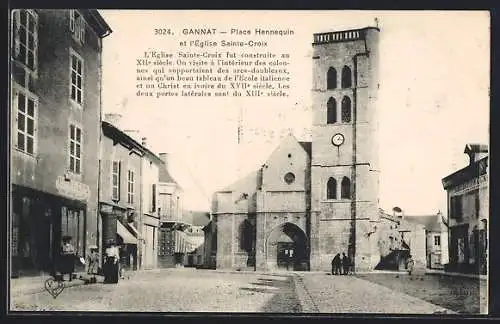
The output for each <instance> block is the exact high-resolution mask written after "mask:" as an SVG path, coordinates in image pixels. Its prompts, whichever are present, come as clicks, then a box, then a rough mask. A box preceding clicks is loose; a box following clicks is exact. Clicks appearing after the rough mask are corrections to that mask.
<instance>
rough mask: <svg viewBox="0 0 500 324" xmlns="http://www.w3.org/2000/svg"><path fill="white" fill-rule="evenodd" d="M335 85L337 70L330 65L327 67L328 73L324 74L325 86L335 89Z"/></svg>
mask: <svg viewBox="0 0 500 324" xmlns="http://www.w3.org/2000/svg"><path fill="white" fill-rule="evenodd" d="M336 87H337V70H335V69H334V68H333V67H331V68H329V69H328V73H327V74H326V88H327V89H335V88H336Z"/></svg>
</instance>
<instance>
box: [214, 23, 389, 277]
mask: <svg viewBox="0 0 500 324" xmlns="http://www.w3.org/2000/svg"><path fill="white" fill-rule="evenodd" d="M378 33H379V29H378V28H374V27H367V28H362V29H354V30H345V31H337V32H328V33H320V34H314V36H313V44H312V47H313V55H312V60H313V85H312V99H313V136H312V142H299V141H297V139H295V138H294V137H293V136H288V137H287V138H285V139H284V140H283V142H282V143H281V144H280V146H279V147H278V148H277V149H276V150H275V151H274V152H273V153H272V154H271V155H270V157H269V158H268V160H267V161H266V162H265V163H264V165H263V166H262V167H261V168H260V169H258V170H256V171H255V172H253V173H251V174H249V175H248V176H247V177H245V178H242V179H239V180H238V181H236V183H234V184H232V185H230V186H228V187H226V188H224V189H223V190H220V191H218V192H216V193H215V195H214V199H213V206H212V214H213V216H214V221H215V222H216V230H217V257H216V259H217V261H216V263H217V268H247V269H256V270H274V269H295V270H306V269H310V270H315V271H317V270H328V271H329V270H330V268H331V260H332V258H333V257H334V255H335V254H337V253H342V252H345V253H346V254H348V255H349V256H350V257H351V259H352V260H353V262H354V266H355V268H356V269H358V270H360V269H373V268H374V267H375V266H376V265H377V264H378V262H379V261H380V253H379V251H378V238H377V237H378V232H374V231H373V227H374V226H375V224H376V223H377V222H379V221H380V220H379V218H380V215H379V209H378V177H379V171H378V169H377V168H378V157H377V154H378V140H377V128H378V122H377V107H376V102H377V92H378V88H379V81H378ZM370 233H371V234H370Z"/></svg>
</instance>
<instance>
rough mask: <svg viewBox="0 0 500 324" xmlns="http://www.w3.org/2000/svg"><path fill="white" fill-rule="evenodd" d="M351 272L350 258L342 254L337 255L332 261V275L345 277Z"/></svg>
mask: <svg viewBox="0 0 500 324" xmlns="http://www.w3.org/2000/svg"><path fill="white" fill-rule="evenodd" d="M350 270H351V258H349V257H348V256H347V255H345V253H344V252H342V257H340V253H337V254H336V255H335V256H334V257H333V259H332V275H347V274H349V272H350Z"/></svg>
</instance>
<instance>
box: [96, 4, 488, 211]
mask: <svg viewBox="0 0 500 324" xmlns="http://www.w3.org/2000/svg"><path fill="white" fill-rule="evenodd" d="M100 12H101V14H102V16H103V17H104V19H105V20H106V21H107V23H108V24H109V25H110V27H111V29H112V30H113V33H112V34H111V35H110V36H108V37H106V38H105V39H104V40H103V111H104V113H120V114H122V116H123V118H122V125H121V127H122V128H123V129H136V130H138V131H139V132H140V134H141V136H144V137H147V143H148V146H149V148H150V149H151V150H152V151H153V152H155V153H160V152H167V153H169V162H168V164H169V170H170V172H171V173H172V175H173V177H174V178H175V179H176V180H177V182H178V183H179V184H180V185H181V186H182V187H183V189H184V206H185V207H186V208H189V209H204V210H209V208H210V201H211V196H212V193H213V192H214V191H216V190H218V189H221V188H223V187H225V186H227V185H229V184H231V183H232V182H234V181H235V180H236V179H238V178H239V177H241V176H243V175H245V174H247V173H249V172H251V171H253V170H255V169H257V168H258V167H259V166H260V165H262V164H263V163H264V162H265V160H266V159H267V157H268V156H269V154H270V153H271V152H272V151H273V150H274V149H275V148H276V147H277V146H278V145H279V142H280V140H281V138H282V136H285V135H286V134H287V133H288V129H292V132H293V134H294V135H295V137H297V139H299V140H310V137H309V136H310V135H309V134H310V133H309V132H307V131H306V130H307V129H308V128H310V127H311V123H312V120H311V109H310V108H311V87H312V46H311V43H312V35H313V34H314V33H319V32H328V31H335V30H345V29H355V28H362V27H367V26H375V24H376V23H375V18H377V19H378V26H379V28H380V30H381V32H380V35H379V37H380V43H379V46H380V70H379V75H380V90H379V103H378V107H379V112H378V113H379V128H380V129H379V134H378V138H379V160H380V161H379V163H380V169H381V171H380V207H381V208H383V209H386V210H388V211H390V210H391V209H392V208H393V207H394V206H399V207H401V208H402V209H403V210H404V211H405V213H406V214H429V213H435V212H437V211H438V210H441V211H442V212H446V192H445V191H444V189H443V187H442V184H441V179H442V178H444V177H445V176H447V175H449V174H450V173H453V172H454V171H456V170H458V169H460V168H462V167H464V166H466V165H467V163H468V159H467V156H466V155H465V154H464V153H463V150H464V147H465V145H466V144H467V143H485V144H488V143H489V95H488V94H489V84H490V79H489V71H490V60H489V53H490V42H489V41H490V35H489V21H490V20H489V13H488V12H486V11H485V12H481V11H473V12H472V11H471V12H467V11H446V12H439V11H420V12H418V11H415V12H412V11H404V12H397V11H391V12H389V11H385V12H384V11H307V12H306V11H272V12H271V11H267V12H266V11H259V12H257V11H224V12H219V11H194V10H192V11H165V10H161V11H160V10H159V11H137V10H100ZM197 27H210V28H219V29H224V28H241V29H254V28H256V27H259V28H262V29H267V28H269V29H276V28H280V29H293V30H294V31H295V34H294V35H293V36H283V37H276V36H274V37H273V36H269V37H268V39H267V40H268V44H269V45H268V48H267V49H265V51H270V52H275V53H276V52H277V53H282V52H286V53H290V54H291V58H290V62H291V68H290V75H291V78H292V88H291V91H290V93H291V95H290V96H289V97H288V98H285V99H283V98H248V97H246V98H234V97H232V98H207V97H204V98H185V97H184V98H182V97H181V98H162V99H155V98H145V97H136V87H135V84H136V81H135V77H136V73H135V71H136V58H138V57H140V56H141V55H142V53H143V52H144V51H145V50H147V49H158V50H164V51H167V52H171V53H174V54H175V53H176V52H177V51H178V50H179V46H178V45H179V41H180V40H184V39H186V36H182V35H181V30H182V29H183V28H197ZM154 28H171V29H172V30H173V31H174V33H175V35H174V36H171V37H165V36H163V37H158V36H154V35H153V29H154ZM187 39H188V40H189V39H191V38H187ZM193 39H200V37H199V36H198V37H194V38H193ZM220 39H222V38H219V39H218V40H220ZM224 39H226V40H232V39H230V38H229V37H228V36H225V37H224ZM190 50H191V51H194V49H193V48H191V49H190ZM219 50H220V49H219ZM197 51H212V50H211V49H207V48H203V49H198V50H197ZM248 51H252V50H248ZM254 51H258V52H262V51H264V50H263V49H258V50H254ZM240 114H241V116H242V122H243V129H244V133H243V138H242V140H241V143H240V144H238V143H237V125H238V116H240ZM272 130H273V131H274V134H275V135H274V136H272V137H271V136H270V131H272Z"/></svg>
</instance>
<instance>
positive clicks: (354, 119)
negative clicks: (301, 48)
mask: <svg viewBox="0 0 500 324" xmlns="http://www.w3.org/2000/svg"><path fill="white" fill-rule="evenodd" d="M313 37H314V40H313V44H312V46H313V57H312V61H313V84H312V99H313V101H312V102H313V137H312V160H311V220H310V221H311V222H310V269H311V270H313V271H314V270H316V271H317V270H329V269H330V267H331V260H332V258H333V257H334V256H335V254H337V253H340V254H341V255H342V253H343V252H344V253H345V254H346V255H349V256H350V257H351V260H353V261H354V266H355V268H356V269H357V270H370V269H373V268H374V267H375V265H376V264H377V262H378V261H379V256H380V254H379V253H378V247H377V243H378V238H377V237H376V231H375V230H374V228H375V227H376V223H377V221H378V219H379V207H378V198H379V170H378V138H377V133H378V132H377V129H378V120H377V97H378V96H377V94H378V89H379V80H378V68H379V66H378V65H379V64H378V55H379V50H378V45H379V44H378V43H379V42H378V37H379V29H378V28H377V27H367V28H362V29H353V30H345V31H335V32H327V33H318V34H314V36H313Z"/></svg>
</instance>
